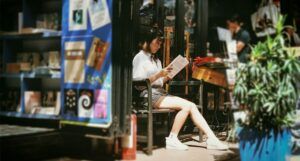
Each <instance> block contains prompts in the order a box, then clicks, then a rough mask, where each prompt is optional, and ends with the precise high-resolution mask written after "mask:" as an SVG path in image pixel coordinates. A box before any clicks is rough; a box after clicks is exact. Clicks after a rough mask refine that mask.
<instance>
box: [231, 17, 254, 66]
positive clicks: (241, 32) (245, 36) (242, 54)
mask: <svg viewBox="0 0 300 161" xmlns="http://www.w3.org/2000/svg"><path fill="white" fill-rule="evenodd" d="M242 26H243V22H242V20H241V18H240V16H239V15H237V14H236V15H233V16H232V17H230V18H229V19H228V20H227V27H228V29H229V31H230V32H231V33H232V38H233V39H234V40H236V42H237V45H236V48H237V49H236V51H237V54H238V58H239V61H240V62H241V63H247V62H248V61H249V60H250V52H251V50H250V46H249V44H250V41H251V38H250V34H249V32H248V31H247V30H245V29H243V28H242Z"/></svg>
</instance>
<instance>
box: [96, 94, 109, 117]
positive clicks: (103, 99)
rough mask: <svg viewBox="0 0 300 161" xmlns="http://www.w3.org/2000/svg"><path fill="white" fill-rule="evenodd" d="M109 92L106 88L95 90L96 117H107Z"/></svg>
mask: <svg viewBox="0 0 300 161" xmlns="http://www.w3.org/2000/svg"><path fill="white" fill-rule="evenodd" d="M107 99H108V92H107V90H105V89H100V90H95V104H94V118H106V117H107V104H108V100H107Z"/></svg>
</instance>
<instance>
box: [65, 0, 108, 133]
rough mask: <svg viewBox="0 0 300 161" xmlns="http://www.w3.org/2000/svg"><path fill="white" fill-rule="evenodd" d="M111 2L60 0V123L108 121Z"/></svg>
mask: <svg viewBox="0 0 300 161" xmlns="http://www.w3.org/2000/svg"><path fill="white" fill-rule="evenodd" d="M112 3H113V2H112V1H111V0H98V1H94V0H63V15H62V18H63V20H62V21H63V22H65V23H62V43H61V44H62V49H61V54H60V56H61V69H62V78H63V79H62V80H61V86H62V87H63V88H62V90H61V95H62V99H61V101H60V103H61V107H62V109H61V111H62V118H63V119H62V121H61V123H62V124H72V125H80V126H88V127H99V128H108V127H109V126H110V125H111V122H112V114H111V108H112V107H111V106H112V103H111V100H112V98H111V97H112V96H111V95H112V90H111V84H112V60H111V44H112V24H111V19H110V17H111V15H112Z"/></svg>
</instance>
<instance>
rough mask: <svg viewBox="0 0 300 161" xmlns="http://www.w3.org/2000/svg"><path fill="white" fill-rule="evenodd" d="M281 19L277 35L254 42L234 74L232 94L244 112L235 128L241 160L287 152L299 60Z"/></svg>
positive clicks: (271, 160) (269, 160)
mask: <svg viewBox="0 0 300 161" xmlns="http://www.w3.org/2000/svg"><path fill="white" fill-rule="evenodd" d="M284 19H285V18H284V17H283V16H280V18H279V21H278V23H277V24H276V35H274V37H270V36H268V37H267V39H266V40H265V41H264V42H259V43H258V44H257V45H255V46H254V47H253V48H252V53H251V61H250V62H249V63H248V64H246V65H244V66H242V67H240V68H238V70H237V73H236V78H237V79H236V83H235V87H234V90H233V94H234V97H235V99H236V100H237V101H238V102H239V103H240V104H241V107H242V110H243V111H244V112H245V113H246V117H245V119H244V120H243V121H242V122H240V123H239V124H240V128H239V130H238V137H239V148H240V156H241V160H242V161H248V160H249V161H255V160H266V161H281V160H286V156H287V155H288V154H289V153H290V146H289V139H290V138H291V133H290V130H289V127H290V126H291V125H292V124H293V120H294V119H295V118H294V116H295V115H294V114H295V107H296V100H297V97H298V93H297V88H296V83H295V82H296V81H300V80H296V78H295V74H296V73H299V72H300V62H299V59H298V58H297V57H296V56H294V54H293V53H290V51H289V50H287V47H286V46H285V43H284V38H283V36H282V29H283V27H284V26H283V23H284Z"/></svg>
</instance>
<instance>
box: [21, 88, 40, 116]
mask: <svg viewBox="0 0 300 161" xmlns="http://www.w3.org/2000/svg"><path fill="white" fill-rule="evenodd" d="M24 98H25V113H26V114H32V113H33V112H34V111H35V108H36V107H41V92H39V91H25V93H24Z"/></svg>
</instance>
